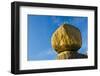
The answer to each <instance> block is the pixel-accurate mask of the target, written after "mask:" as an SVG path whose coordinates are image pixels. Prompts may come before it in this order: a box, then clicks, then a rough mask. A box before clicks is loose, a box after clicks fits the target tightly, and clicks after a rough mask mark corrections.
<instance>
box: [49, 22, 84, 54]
mask: <svg viewBox="0 0 100 76" xmlns="http://www.w3.org/2000/svg"><path fill="white" fill-rule="evenodd" d="M51 44H52V47H53V49H55V51H56V52H57V53H60V52H65V51H74V52H76V51H78V49H80V47H81V46H82V37H81V33H80V30H79V29H78V28H76V27H74V26H72V25H69V24H63V25H61V26H60V27H59V28H58V29H57V30H56V31H55V32H54V33H53V35H52V38H51Z"/></svg>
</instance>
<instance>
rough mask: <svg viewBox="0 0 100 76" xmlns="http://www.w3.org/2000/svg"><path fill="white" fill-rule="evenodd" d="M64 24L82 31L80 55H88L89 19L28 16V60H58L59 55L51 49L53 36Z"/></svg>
mask: <svg viewBox="0 0 100 76" xmlns="http://www.w3.org/2000/svg"><path fill="white" fill-rule="evenodd" d="M63 23H68V24H71V25H73V26H75V27H77V28H79V29H80V31H81V34H82V47H81V48H80V49H79V53H83V54H86V53H87V49H88V48H87V32H88V30H87V29H88V28H87V26H88V25H87V24H88V18H87V17H77V16H46V15H28V60H54V59H56V56H57V53H56V52H55V51H54V50H53V48H52V47H51V36H52V34H53V32H54V31H55V30H56V29H57V28H58V27H59V26H60V25H61V24H63Z"/></svg>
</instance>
